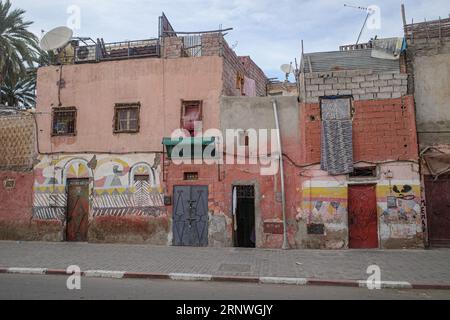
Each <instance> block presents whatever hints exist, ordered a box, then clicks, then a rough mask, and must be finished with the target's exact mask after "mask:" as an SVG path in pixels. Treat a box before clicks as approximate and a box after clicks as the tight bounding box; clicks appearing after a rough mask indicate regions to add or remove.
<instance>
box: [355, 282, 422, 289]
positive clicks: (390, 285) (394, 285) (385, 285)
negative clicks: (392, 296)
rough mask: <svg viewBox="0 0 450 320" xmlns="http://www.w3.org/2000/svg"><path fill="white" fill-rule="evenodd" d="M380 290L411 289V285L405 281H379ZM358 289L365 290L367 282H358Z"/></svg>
mask: <svg viewBox="0 0 450 320" xmlns="http://www.w3.org/2000/svg"><path fill="white" fill-rule="evenodd" d="M380 286H381V288H382V289H413V285H412V284H411V283H409V282H406V281H380ZM359 287H360V288H367V281H364V280H361V281H359Z"/></svg>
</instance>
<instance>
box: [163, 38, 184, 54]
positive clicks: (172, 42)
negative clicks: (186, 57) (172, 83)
mask: <svg viewBox="0 0 450 320" xmlns="http://www.w3.org/2000/svg"><path fill="white" fill-rule="evenodd" d="M182 51H183V38H181V37H165V38H164V44H163V57H164V58H166V59H174V58H180V57H182Z"/></svg>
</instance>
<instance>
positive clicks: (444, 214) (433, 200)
mask: <svg viewBox="0 0 450 320" xmlns="http://www.w3.org/2000/svg"><path fill="white" fill-rule="evenodd" d="M425 195H426V205H427V206H426V208H427V220H428V240H429V243H430V246H432V247H450V175H446V176H441V177H439V178H438V179H437V180H434V178H433V177H431V176H426V177H425Z"/></svg>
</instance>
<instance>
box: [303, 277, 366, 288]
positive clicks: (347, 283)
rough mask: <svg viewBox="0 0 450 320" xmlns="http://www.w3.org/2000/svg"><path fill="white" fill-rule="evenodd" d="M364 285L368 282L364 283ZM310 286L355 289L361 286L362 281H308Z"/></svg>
mask: <svg viewBox="0 0 450 320" xmlns="http://www.w3.org/2000/svg"><path fill="white" fill-rule="evenodd" d="M364 284H366V282H365V281H364ZM308 285H310V286H338V287H354V288H357V287H359V286H360V281H357V280H327V279H308Z"/></svg>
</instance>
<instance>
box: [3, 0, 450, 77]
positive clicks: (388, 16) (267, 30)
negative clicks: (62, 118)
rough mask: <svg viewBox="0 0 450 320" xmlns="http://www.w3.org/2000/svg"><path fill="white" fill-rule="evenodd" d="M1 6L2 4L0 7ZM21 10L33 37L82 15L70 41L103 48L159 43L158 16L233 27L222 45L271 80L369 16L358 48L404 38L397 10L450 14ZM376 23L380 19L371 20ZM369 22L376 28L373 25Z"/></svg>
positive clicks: (229, 6)
mask: <svg viewBox="0 0 450 320" xmlns="http://www.w3.org/2000/svg"><path fill="white" fill-rule="evenodd" d="M0 1H1V0H0ZM11 2H12V4H13V7H18V8H22V9H24V10H26V14H25V17H26V20H29V21H33V22H34V24H33V25H32V27H31V31H33V32H35V33H36V34H38V35H39V36H40V35H41V31H42V30H45V31H49V30H51V29H52V28H54V27H57V26H61V25H63V26H64V25H67V23H68V21H69V22H71V21H73V19H71V17H73V15H72V13H73V11H71V12H68V11H70V9H72V8H73V6H76V8H79V12H80V15H79V16H80V19H79V22H80V23H79V27H80V28H79V29H75V30H74V34H75V36H82V37H91V38H93V39H96V38H104V40H105V42H115V41H124V40H137V39H146V38H153V37H157V35H158V16H160V15H161V12H165V14H166V16H167V17H168V18H169V20H170V21H171V23H172V26H173V27H174V29H175V30H176V31H204V30H216V29H219V27H220V26H222V28H230V27H232V28H233V30H232V31H230V32H229V33H228V34H227V35H226V40H227V42H228V43H229V44H230V46H232V47H233V48H234V49H235V51H236V52H237V54H238V55H250V56H251V57H252V59H253V60H254V61H255V62H256V63H257V64H258V65H259V66H260V67H261V68H262V69H263V70H264V72H265V73H266V75H267V76H268V77H278V78H280V79H284V75H283V73H282V72H281V70H280V66H281V65H282V64H285V63H290V62H294V59H295V58H297V60H298V61H299V60H300V55H301V40H303V41H304V50H305V52H318V51H333V50H339V46H340V45H344V44H353V43H355V42H356V40H357V38H358V34H359V32H360V30H361V27H362V25H363V23H364V20H365V18H366V11H364V10H361V9H356V8H351V7H345V6H344V4H349V5H353V6H360V7H369V6H372V5H375V6H377V7H378V8H379V9H380V11H379V12H380V14H379V18H380V19H377V20H371V21H369V23H370V25H374V26H376V28H375V29H374V28H370V29H368V28H366V29H365V30H364V31H363V34H362V37H361V41H362V42H366V41H368V40H370V38H371V37H373V36H375V35H377V36H378V37H385V38H386V37H395V36H402V17H401V11H400V5H401V3H404V4H405V6H406V16H407V20H408V22H411V21H412V19H414V21H415V22H421V21H424V19H427V20H428V21H429V20H433V19H437V18H439V17H443V18H447V17H449V15H450V3H449V0H370V1H367V0H11ZM373 17H378V15H377V16H375V15H374V16H373ZM372 21H375V22H379V24H378V23H376V24H372Z"/></svg>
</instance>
